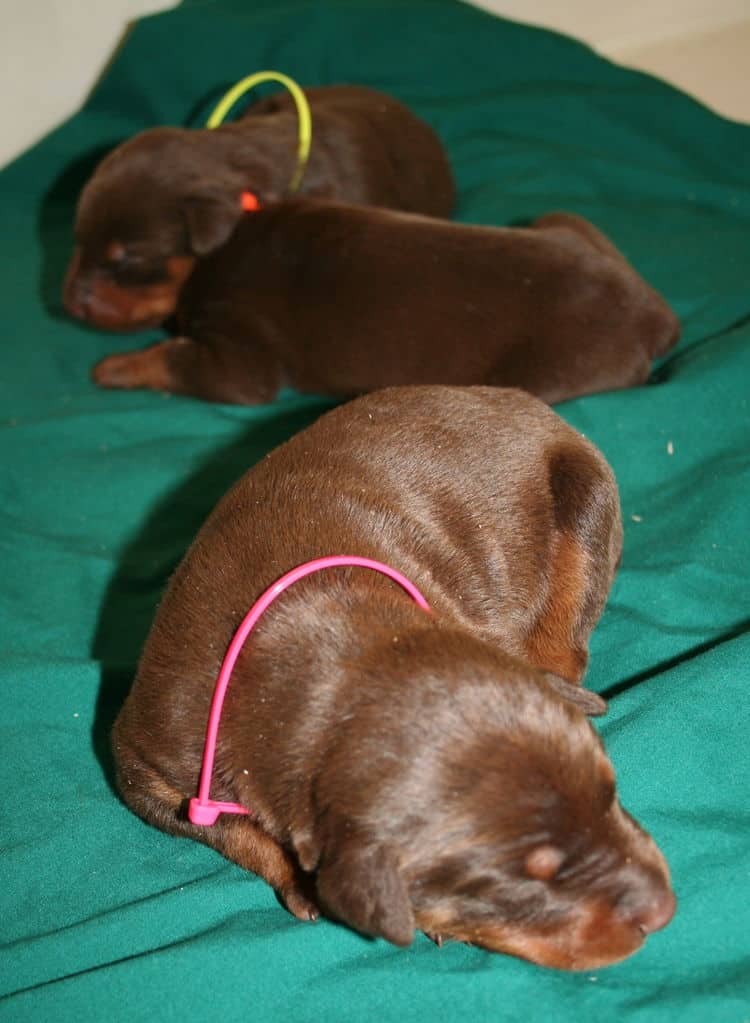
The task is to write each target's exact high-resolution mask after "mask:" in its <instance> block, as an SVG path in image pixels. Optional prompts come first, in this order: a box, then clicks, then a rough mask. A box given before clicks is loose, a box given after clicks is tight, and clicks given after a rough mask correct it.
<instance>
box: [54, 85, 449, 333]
mask: <svg viewBox="0 0 750 1023" xmlns="http://www.w3.org/2000/svg"><path fill="white" fill-rule="evenodd" d="M305 93H306V96H307V98H308V101H309V103H310V109H311V113H312V121H313V141H312V148H311V151H310V158H309V161H308V164H307V168H306V170H305V174H304V177H303V179H302V184H301V186H300V188H299V194H304V195H311V196H319V197H326V198H332V199H342V200H345V201H347V202H353V203H366V204H372V205H376V206H392V207H394V208H396V209H402V210H408V211H412V212H416V213H426V214H428V215H431V216H437V217H447V216H449V215H450V213H451V210H452V208H453V201H454V186H453V178H452V176H451V171H450V167H449V165H448V161H447V158H446V156H445V153H444V151H443V148H442V146H441V144H440V141H439V139H438V138H437V136H436V135H435V133H434V132H433V131H432V129H431V128H430V127H429V126H428V125H427V124H425V123H424V121H421V120H420V119H419V118H418V117H416V116H415V115H414V114H413V113H412V112H411V111H410V110H408V109H407V108H406V107H405V106H403V105H402V104H400V103H398V102H397V101H396V100H394V99H392V98H391V97H390V96H385V95H383V93H380V92H375V91H373V90H372V89H365V88H361V87H355V86H330V87H323V88H318V89H306V90H305ZM296 154H297V115H296V110H295V108H294V104H293V103H292V100H291V98H290V97H289V96H288V95H287V94H286V93H284V94H279V95H278V96H273V97H271V98H270V99H267V100H263V101H261V102H260V103H257V104H256V105H255V106H253V107H251V109H250V112H249V114H248V116H246V117H244V118H242V119H241V120H239V121H235V122H233V123H230V124H224V125H221V126H220V127H218V128H216V129H214V130H210V131H209V130H207V129H206V130H201V131H187V130H185V129H181V128H155V129H153V130H151V131H145V132H142V133H141V134H139V135H136V136H135V138H133V139H131V140H130V141H129V142H125V143H124V144H123V145H121V146H118V147H117V149H115V150H114V151H113V152H112V153H110V154H109V155H108V156H107V157H106V158H105V159H104V161H103V162H102V163H101V164H100V165H99V167H98V168H97V170H96V172H95V173H94V176H93V177H92V179H91V180H90V181H89V183H88V184H87V185H86V187H85V189H84V190H83V193H82V194H81V199H80V202H79V207H78V215H77V219H76V227H75V234H76V243H77V248H76V251H75V253H74V255H73V259H72V261H71V264H70V268H69V270H68V275H67V279H66V283H65V296H64V297H65V304H66V306H67V308H68V310H69V311H70V312H71V313H72V315H73V316H77V317H80V318H82V319H85V320H89V321H90V322H91V323H93V324H95V325H96V326H99V327H105V328H107V329H111V330H138V329H140V328H141V327H146V326H151V325H154V324H159V323H161V322H163V320H165V319H166V318H167V317H168V316H169V315H171V313H172V311H173V310H174V307H175V302H176V296H177V292H178V291H179V289H180V286H181V284H182V283H183V281H184V280H185V278H186V277H187V276H188V274H189V273H190V270H191V268H192V267H193V265H194V263H195V260H196V259H200V258H201V257H203V256H205V255H206V254H207V253H208V252H211V251H212V250H213V249H215V248H216V247H217V246H219V245H221V244H222V242H224V241H225V240H226V239H227V238H228V237H229V235H230V234H231V232H232V230H233V229H234V227H235V225H236V224H237V221H238V220H239V219H240V217H241V215H242V206H241V200H240V197H241V194H242V193H243V192H244V191H246V190H250V191H252V192H253V193H254V194H255V195H256V196H257V197H258V199H259V200H260V202H261V204H262V205H266V204H268V203H271V202H274V201H276V200H277V199H280V198H281V197H283V196H284V195H285V193H286V192H287V190H288V187H289V184H290V182H291V179H292V177H293V174H294V170H295V166H296V163H297V155H296Z"/></svg>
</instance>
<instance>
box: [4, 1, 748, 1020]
mask: <svg viewBox="0 0 750 1023" xmlns="http://www.w3.org/2000/svg"><path fill="white" fill-rule="evenodd" d="M266 67H272V68H278V69H280V70H283V71H285V72H287V73H289V74H291V75H293V76H294V77H295V78H296V79H297V80H298V81H301V82H302V83H306V84H327V83H334V82H342V81H343V82H360V83H363V84H368V85H371V86H374V87H376V88H381V89H383V90H385V91H387V92H391V93H392V94H394V95H395V96H397V97H399V98H400V99H402V100H404V101H405V102H407V103H408V104H410V105H411V106H412V107H413V108H414V109H415V110H416V111H417V112H418V113H419V114H421V115H422V116H423V117H425V118H426V119H427V120H428V121H430V122H431V123H432V124H433V125H434V126H435V128H436V129H437V130H438V131H439V133H440V134H441V136H442V137H443V139H444V141H445V143H446V146H447V148H448V150H449V153H450V156H451V159H452V162H453V166H454V168H455V171H456V176H457V180H458V185H459V191H460V204H459V208H458V213H457V215H458V217H459V219H461V220H464V221H470V222H478V223H488V224H508V223H514V222H518V221H522V220H524V219H527V218H531V217H534V216H537V215H539V214H542V213H544V212H547V211H549V210H552V209H560V208H563V209H567V210H572V211H575V212H577V213H580V214H583V215H584V216H587V217H589V218H591V219H592V220H593V221H594V222H595V223H596V224H597V225H598V226H599V227H601V228H602V229H603V230H604V231H605V232H607V233H608V234H609V235H610V236H611V237H612V238H613V240H614V241H615V242H616V243H617V244H618V245H619V246H620V247H621V248H622V249H623V250H624V252H625V253H626V254H627V256H628V258H629V259H630V260H631V261H632V262H633V263H634V264H635V266H636V267H637V268H638V269H639V270H640V271H641V273H643V275H644V276H645V277H646V278H647V279H648V280H650V281H651V282H652V283H653V284H654V285H655V286H656V287H657V288H659V289H660V290H661V291H662V292H663V293H664V294H665V295H666V297H667V299H668V300H669V301H670V303H671V304H672V306H673V307H674V309H675V310H676V311H677V313H678V314H679V316H680V317H681V320H682V323H683V338H682V340H681V342H680V344H679V346H678V348H677V349H675V350H674V351H673V352H672V353H670V355H669V356H668V358H667V359H666V360H665V362H664V363H663V364H662V365H661V366H660V367H658V369H657V371H656V372H655V374H654V379H653V381H652V383H651V384H649V386H646V387H642V388H639V389H637V390H632V391H628V392H621V393H612V394H604V395H598V396H595V397H589V398H584V399H581V400H578V401H575V402H570V403H567V404H565V405H563V406H561V407H560V412H561V414H562V415H563V416H564V417H565V418H566V419H568V420H569V421H570V422H572V423H573V424H574V425H575V426H576V427H578V428H579V429H580V430H582V431H583V432H584V433H585V434H586V435H587V436H589V437H591V438H592V439H593V440H594V441H595V442H596V443H597V444H599V445H600V447H601V448H602V449H603V451H604V452H605V454H606V455H607V457H608V458H609V460H610V462H611V463H612V465H613V467H614V469H615V472H616V474H617V477H618V480H619V484H620V489H621V498H622V507H623V515H624V521H625V551H624V559H623V564H622V569H621V571H620V573H619V576H618V578H617V580H616V582H615V585H614V588H613V591H612V594H611V599H610V601H609V604H608V607H607V610H606V612H605V614H604V617H603V619H602V621H601V623H600V624H599V626H598V628H597V629H596V631H595V634H594V637H593V642H592V645H591V653H592V657H591V667H590V671H589V675H588V684H589V685H590V686H591V687H592V688H594V689H596V690H597V691H600V692H602V693H604V694H605V695H607V696H608V698H609V699H610V711H609V714H608V716H607V717H606V718H604V719H602V721H601V722H600V723H599V724H598V725H597V727H599V728H600V730H601V732H602V735H603V737H604V741H605V743H606V745H607V748H608V750H609V753H610V755H611V757H612V759H613V762H614V764H615V767H616V769H617V773H618V779H619V788H620V793H621V798H622V801H623V804H624V805H625V806H626V807H627V808H628V809H629V810H631V812H632V813H633V814H634V815H635V816H636V817H637V818H638V820H640V821H641V822H642V823H643V824H644V826H645V827H647V828H648V829H649V830H650V831H651V832H652V833H653V835H654V836H655V838H656V839H657V841H658V843H659V844H660V846H661V848H662V849H663V851H664V853H665V855H666V856H667V859H668V860H669V862H670V865H671V868H672V872H673V879H674V885H675V889H676V892H677V895H678V899H679V907H678V911H677V915H676V916H675V918H674V921H673V922H672V923H671V924H670V926H669V927H668V928H666V929H665V930H664V931H662V932H660V933H658V934H655V935H653V936H651V937H650V938H649V940H648V941H647V943H646V945H645V947H644V948H643V949H642V950H641V951H640V952H639V953H637V954H636V955H635V956H634V957H633V958H631V959H629V960H627V961H626V962H625V963H623V964H620V965H618V966H615V967H611V968H609V969H606V970H600V971H594V972H590V973H582V974H563V973H557V972H554V971H550V970H544V969H541V968H539V967H535V966H533V965H530V964H528V963H524V962H521V961H519V960H515V959H512V958H509V957H505V956H499V955H492V954H489V953H486V952H484V951H481V950H479V949H472V948H468V947H465V946H463V945H459V944H453V945H447V946H446V947H444V948H443V949H442V950H439V949H437V948H436V947H435V946H434V945H433V944H432V943H431V942H430V941H428V940H427V939H426V938H424V937H423V936H421V935H420V936H419V937H418V938H417V939H416V941H415V943H414V945H413V946H412V947H411V948H410V949H408V950H405V951H404V950H398V949H396V948H394V947H392V946H389V945H388V944H386V943H385V942H382V941H369V940H366V939H364V938H362V937H360V936H358V935H356V934H354V933H352V932H350V931H348V930H346V929H345V928H343V927H340V926H337V925H335V924H333V923H330V922H326V921H321V922H319V923H317V924H314V925H313V924H303V923H299V922H298V921H296V920H294V919H293V918H292V917H291V916H290V915H289V914H288V913H286V912H285V910H284V909H282V908H281V907H280V905H279V904H278V902H277V900H276V898H275V897H274V893H273V892H272V890H271V889H270V888H269V887H268V885H267V884H265V883H264V882H263V881H261V880H259V879H258V878H256V877H254V876H251V875H247V874H244V873H243V872H242V871H241V870H240V869H239V868H237V867H235V866H234V865H232V864H230V863H228V862H226V861H225V860H223V859H222V858H221V857H219V856H218V855H217V854H215V853H213V852H211V851H210V850H208V849H206V848H204V847H202V846H200V845H198V844H196V843H192V842H188V841H185V840H182V839H176V838H172V837H169V836H167V835H165V834H162V833H160V832H158V831H156V830H154V829H152V828H149V827H147V826H146V825H145V824H143V823H141V822H140V821H139V820H138V819H137V818H135V817H134V816H132V815H131V814H130V813H129V811H127V810H126V809H125V807H124V806H123V805H122V804H121V803H120V802H119V800H118V798H117V796H116V794H115V792H114V790H113V782H112V764H111V759H110V755H109V752H108V733H109V729H110V726H111V723H112V720H113V718H114V716H115V714H116V712H117V710H118V708H119V706H120V704H121V702H122V700H123V698H124V696H125V693H126V692H127V689H128V686H129V684H130V681H131V679H132V676H133V673H134V668H135V664H136V660H137V657H138V654H139V650H140V648H141V646H142V643H143V640H144V638H145V635H146V632H147V630H148V627H149V623H150V621H151V618H152V616H153V612H154V608H155V606H156V603H157V601H158V599H159V595H160V592H161V590H162V588H163V586H164V584H165V581H166V579H167V577H168V575H169V573H170V571H171V570H172V569H173V567H174V566H175V564H176V563H177V561H178V560H179V558H180V557H181V555H182V553H183V552H184V550H185V548H186V546H187V545H188V543H189V542H190V540H191V538H192V536H193V535H194V533H195V531H196V529H197V528H198V526H199V524H200V523H201V521H202V520H203V519H204V517H205V516H206V514H207V513H208V512H209V510H210V509H211V507H212V506H213V505H214V503H215V502H216V500H217V499H218V498H219V496H220V495H221V494H222V493H223V492H224V491H225V490H226V489H227V487H228V486H229V484H230V483H231V482H232V481H234V480H235V479H236V478H237V477H238V476H239V475H240V474H241V473H242V472H243V471H244V470H245V469H247V468H248V467H249V466H251V465H252V464H253V463H254V462H255V461H257V459H258V458H260V457H261V456H262V454H264V453H265V452H266V451H267V450H269V449H270V448H271V447H272V446H274V445H275V444H277V443H279V442H280V441H282V440H283V439H285V438H286V437H288V436H289V435H291V434H292V433H293V432H295V431H296V430H298V429H301V428H302V427H304V426H305V425H307V424H308V423H310V422H312V420H313V419H314V418H315V417H316V416H317V415H318V414H319V413H320V412H321V411H322V410H324V409H325V408H327V407H329V404H330V403H328V402H326V401H323V400H319V399H316V398H311V397H307V398H301V397H299V396H295V395H286V396H284V397H283V398H282V399H280V400H278V401H277V402H276V403H274V404H273V405H270V406H266V407H261V408H257V409H250V408H238V407H230V406H219V405H209V404H204V403H200V402H197V401H191V400H187V399H178V398H174V397H171V398H166V397H163V396H161V395H158V394H151V393H139V392H135V393H130V394H128V393H118V392H107V391H100V390H97V389H96V388H95V387H94V386H93V385H92V384H91V383H90V382H89V377H88V373H89V369H90V367H91V365H92V364H93V363H94V362H95V361H96V360H97V359H98V358H100V357H102V356H103V355H104V354H106V353H108V352H113V351H120V350H125V349H127V348H130V347H133V346H134V339H133V338H129V337H123V336H117V335H107V334H103V333H97V332H94V331H91V330H88V329H86V328H85V327H83V326H81V325H79V324H76V323H74V322H72V321H70V320H68V319H66V317H65V315H64V313H63V311H62V309H61V303H60V297H59V296H60V287H61V281H62V275H63V272H64V267H65V263H66V260H67V257H68V255H69V251H70V247H71V225H72V218H73V209H74V203H75V198H76V196H77V193H78V191H79V189H80V187H81V186H82V184H83V182H84V181H85V180H86V178H87V176H88V174H89V173H90V171H91V169H92V166H93V162H94V161H95V160H96V159H97V158H98V156H100V155H101V154H102V152H103V151H104V150H106V149H107V148H109V147H111V146H112V145H113V144H115V143H117V142H119V141H120V140H122V139H123V138H125V137H127V136H129V135H131V134H133V133H135V132H136V131H139V130H141V129H144V128H147V127H150V126H152V125H156V124H164V123H173V124H184V123H190V124H193V125H199V124H200V123H201V119H202V118H203V117H204V116H205V115H206V114H207V113H208V111H209V110H210V108H211V105H212V102H214V101H215V100H216V98H217V97H218V96H219V95H220V94H221V93H222V92H223V90H224V89H225V88H226V87H228V86H229V85H230V84H232V83H233V82H234V81H236V80H237V79H239V78H240V77H242V76H244V75H245V74H248V73H250V72H251V71H253V70H256V69H258V68H266ZM40 87H44V88H54V87H55V83H54V82H51V81H50V82H44V83H43V86H42V85H40ZM749 181H750V127H745V126H741V125H739V124H735V123H731V122H728V121H725V120H723V119H721V118H719V117H717V116H716V115H714V114H712V113H710V112H709V111H708V110H706V109H705V108H703V107H702V106H700V105H699V104H697V103H696V102H694V101H692V100H691V99H689V98H688V97H686V96H684V95H682V94H680V93H679V92H677V91H675V90H673V89H671V88H669V87H667V86H666V85H664V84H663V83H660V82H659V81H657V80H655V79H653V78H651V77H648V76H645V75H642V74H638V73H634V72H631V71H627V70H623V69H621V68H618V67H616V66H614V65H612V64H610V63H608V62H607V61H605V60H603V59H601V58H599V57H598V56H596V55H595V54H594V53H592V52H591V51H590V50H589V49H587V48H586V47H584V46H582V45H580V44H579V43H576V42H574V41H572V40H570V39H567V38H564V37H562V36H559V35H556V34H554V33H550V32H545V31H540V30H535V29H531V28H528V27H523V26H520V25H516V24H512V23H510V22H506V21H502V20H498V19H494V18H492V17H491V16H489V15H486V14H484V13H482V12H480V11H478V10H475V9H472V8H470V7H468V6H463V5H461V4H459V3H454V2H452V0H431V2H427V0H405V2H399V3H397V2H391V3H389V2H385V0H372V2H351V0H348V2H343V0H342V2H338V3H336V2H333V0H329V2H320V3H303V2H298V3H293V2H285V0H278V2H271V0H264V2H257V0H256V2H254V3H250V2H247V0H213V2H212V0H205V2H197V0H196V2H192V3H187V4H184V5H183V6H182V7H180V8H179V9H177V10H175V11H173V12H168V13H165V14H161V15H158V16H154V17H152V18H147V19H145V20H143V21H141V22H139V23H138V24H137V25H136V26H135V29H134V31H133V32H132V34H131V35H130V37H129V38H128V39H127V41H126V44H125V45H124V47H123V48H122V50H121V51H120V52H119V53H118V55H117V56H116V58H115V60H114V61H113V63H112V65H111V66H110V68H109V70H108V72H107V74H106V76H105V77H104V79H103V80H102V81H101V82H100V84H99V85H98V87H97V88H96V89H95V91H94V93H93V95H92V96H91V97H90V99H89V101H88V103H87V104H86V106H85V108H84V109H83V110H82V111H81V113H79V114H78V115H76V116H75V117H73V118H72V119H71V120H70V121H68V122H67V123H66V124H64V125H63V126H62V127H61V128H60V129H58V130H57V131H55V132H53V133H52V134H51V135H49V136H48V137H47V138H46V139H45V140H44V141H43V142H42V143H40V144H39V145H38V146H36V147H34V148H33V149H32V150H30V151H29V152H28V153H27V154H25V155H24V156H23V157H21V158H20V159H19V160H17V161H16V162H15V163H13V164H12V165H10V166H9V167H8V168H6V169H5V170H4V171H3V172H2V173H0V223H1V224H2V232H1V233H0V252H1V253H2V255H1V261H0V265H1V266H2V276H1V277H0V295H1V296H2V308H3V313H4V316H3V340H2V347H3V354H2V363H1V364H0V459H1V461H0V465H1V471H0V521H1V522H2V529H0V573H1V585H0V641H1V644H2V645H1V650H2V657H1V658H0V683H1V688H0V692H1V693H2V713H1V714H0V735H1V736H2V745H1V747H0V748H1V750H2V757H1V758H0V785H1V786H2V788H1V790H0V791H2V806H1V808H0V842H1V844H2V859H1V863H2V884H1V885H0V935H1V941H2V953H1V954H0V994H1V995H2V1000H0V1020H2V1021H3V1023H5V1021H6V1020H7V1021H14V1023H19V1021H32V1020H33V1021H40V1020H41V1021H44V1020H55V1021H61V1023H64V1021H68V1020H89V1019H90V1020H117V1021H119V1020H123V1021H128V1023H138V1021H141V1020H143V1021H146V1020H154V1019H159V1020H166V1021H172V1020H174V1021H178V1020H179V1021H184V1020H191V1019H207V1020H214V1019H216V1020H219V1019H221V1020H228V1021H234V1020H283V1021H285V1023H296V1021H319V1020H352V1021H365V1020H367V1021H389V1023H390V1021H393V1023H401V1021H403V1023H409V1021H430V1023H432V1021H435V1020H454V1019H455V1020H459V1019H471V1020H482V1021H483V1020H492V1021H516V1020H518V1021H530V1023H535V1021H550V1020H551V1021H555V1023H580V1021H582V1020H586V1021H588V1020H591V1021H594V1020H596V1021H605V1023H606V1021H609V1020H624V1021H627V1023H630V1021H633V1023H635V1021H638V1023H646V1021H671V1020H677V1019H679V1020H680V1021H681V1023H724V1021H726V1023H730V1021H731V1023H742V1021H746V1020H747V1019H748V1018H749V1017H750V962H749V956H748V952H749V951H750V913H749V908H750V869H749V867H750V827H749V823H750V813H749V811H748V790H749V788H750V786H749V785H748V781H749V780H750V779H749V776H750V771H749V756H748V725H747V710H746V702H745V701H746V699H747V696H746V694H747V689H748V662H749V661H750V643H749V642H748V633H747V622H748V600H747V595H748V535H749V534H750V528H749V527H750V512H749V511H748V508H749V500H750V486H749V475H750V474H749V473H748V461H749V459H750V455H749V451H750V410H749V409H748V384H749V383H750V193H749V191H748V182H749ZM156 336H157V332H151V333H150V334H148V335H145V336H140V337H139V338H137V339H136V342H135V343H136V344H139V345H140V344H145V343H146V342H147V341H148V340H150V339H151V338H153V337H156ZM457 340H460V339H457ZM466 343H470V339H467V340H466ZM498 798H502V793H499V794H498Z"/></svg>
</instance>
